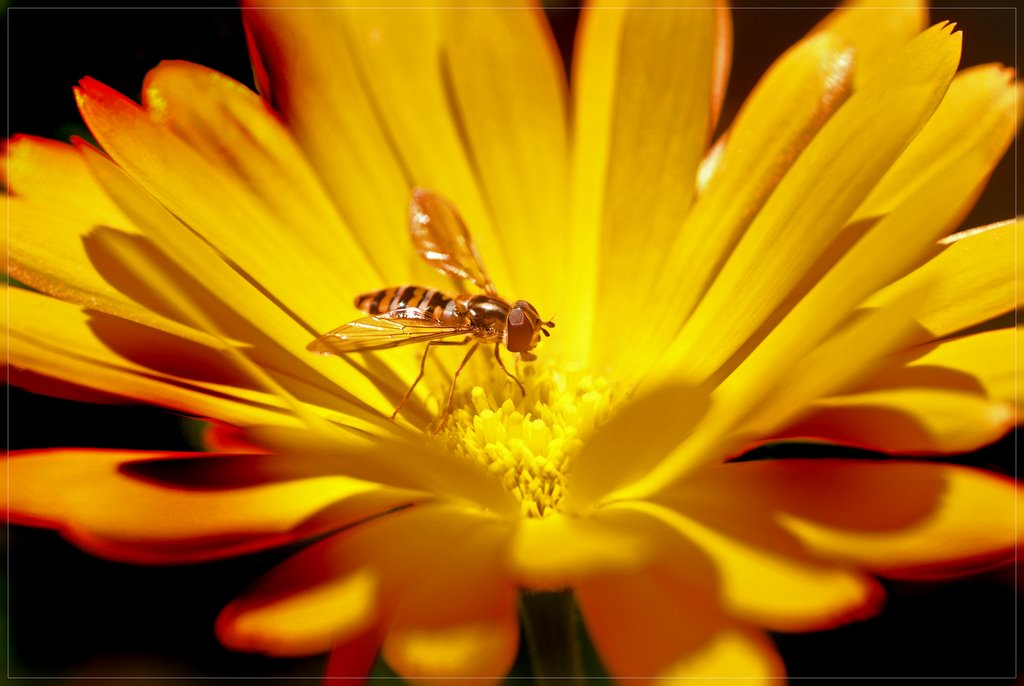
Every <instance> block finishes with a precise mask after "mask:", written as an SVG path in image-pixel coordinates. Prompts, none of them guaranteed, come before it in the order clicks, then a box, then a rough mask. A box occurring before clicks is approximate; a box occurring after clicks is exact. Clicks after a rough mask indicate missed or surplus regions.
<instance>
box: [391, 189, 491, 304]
mask: <svg viewBox="0 0 1024 686" xmlns="http://www.w3.org/2000/svg"><path fill="white" fill-rule="evenodd" d="M409 234H410V236H411V237H412V244H413V246H415V248H416V252H418V253H419V254H420V255H421V256H422V257H423V259H425V260H426V261H427V262H429V263H430V266H432V267H433V268H434V269H436V270H437V271H439V272H441V273H442V274H445V275H447V276H451V277H454V278H456V279H465V280H466V281H469V282H471V283H473V284H475V285H476V286H477V288H480V289H482V290H483V291H484V292H485V293H487V295H497V294H498V293H497V291H496V290H495V288H494V284H492V283H491V279H490V277H488V276H487V270H486V269H484V263H483V260H481V259H480V254H479V253H478V252H477V249H476V244H475V243H474V242H473V238H472V237H471V236H470V235H469V230H468V229H467V228H466V224H465V222H463V221H462V217H460V216H459V213H458V211H457V210H456V209H455V207H453V206H452V204H451V203H450V202H448V201H447V200H445V199H444V198H442V197H441V196H440V195H438V194H437V193H434V192H433V191H428V190H426V189H425V188H415V189H413V192H412V201H411V202H410V203H409Z"/></svg>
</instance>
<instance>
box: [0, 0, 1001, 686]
mask: <svg viewBox="0 0 1024 686" xmlns="http://www.w3.org/2000/svg"><path fill="white" fill-rule="evenodd" d="M739 4H740V5H741V8H740V9H738V10H737V11H736V12H734V15H733V19H734V28H735V33H734V39H735V53H734V58H733V68H732V75H731V79H730V85H729V91H728V96H727V101H726V105H725V108H724V112H723V124H727V123H728V121H729V120H730V119H731V117H732V116H733V115H734V114H735V112H736V109H737V107H738V106H739V104H740V103H741V102H742V100H743V97H744V96H745V95H746V93H747V92H748V91H749V90H750V88H751V87H752V86H753V84H754V82H755V80H756V78H757V77H758V75H759V74H760V73H761V71H763V69H764V68H765V67H766V66H767V65H768V64H769V63H770V62H771V60H772V59H774V58H775V57H776V56H777V55H778V54H780V53H781V52H782V51H783V50H784V49H785V48H786V47H787V46H789V45H790V44H791V43H792V42H793V41H794V40H796V39H797V38H798V37H799V36H801V35H802V34H803V33H804V32H806V31H807V30H808V29H809V28H811V27H812V26H813V25H814V24H815V23H816V22H817V21H818V20H819V19H820V18H821V17H823V16H824V15H825V13H826V10H823V9H811V8H807V9H771V10H768V9H764V8H760V9H755V8H750V9H743V8H742V6H743V5H748V6H749V5H751V4H752V3H739ZM801 4H805V5H810V4H812V3H799V2H788V3H787V5H790V6H791V7H792V6H798V5H801ZM933 4H943V3H933ZM945 4H946V5H950V4H952V3H945ZM550 16H551V19H552V24H553V26H554V27H555V31H556V35H557V36H558V38H559V42H560V44H561V46H562V48H563V54H566V55H568V54H569V51H570V48H571V40H572V38H571V37H572V32H573V30H574V27H575V22H576V17H577V12H576V10H573V9H570V8H559V9H553V10H551V11H550ZM932 19H933V21H938V20H941V19H951V20H954V21H956V22H957V23H958V24H959V27H960V28H962V29H963V30H964V34H965V36H964V58H963V61H962V65H963V66H969V65H972V64H979V63H984V62H990V61H999V62H1003V63H1006V64H1010V65H1013V64H1014V63H1015V54H1014V49H1015V48H1014V37H1015V33H1014V28H1015V26H1014V22H1015V20H1016V13H1015V12H1014V11H1013V10H1012V9H1000V10H981V9H963V8H961V9H953V8H950V9H945V10H933V11H932ZM5 29H6V34H7V39H8V51H7V58H8V59H9V61H10V62H9V65H8V69H7V70H6V71H7V78H8V79H9V81H8V89H7V91H6V92H7V97H8V98H9V100H8V135H10V134H13V133H31V134H35V135H40V136H47V137H52V138H58V139H64V140H66V139H67V138H68V137H69V136H71V135H86V134H87V132H86V129H85V127H84V126H83V125H82V124H81V120H80V119H79V117H78V114H77V111H76V109H75V104H74V99H73V97H72V93H71V88H72V86H73V85H74V84H75V83H76V82H77V81H78V79H79V78H81V77H83V76H86V75H88V76H92V77H95V78H97V79H99V80H100V81H103V82H104V83H107V84H108V85H110V86H113V87H114V88H116V89H118V90H120V91H121V92H123V93H125V94H127V95H129V96H131V97H133V98H135V99H136V100H138V96H139V89H140V87H141V84H142V79H143V77H144V75H145V73H146V71H147V70H149V69H150V68H152V67H153V66H155V65H156V64H157V63H158V62H159V61H160V60H163V59H184V60H190V61H194V62H198V63H201V64H205V65H207V66H210V67H213V68H215V69H218V70H220V71H222V72H224V73H226V74H228V75H230V76H232V77H234V78H236V79H238V80H240V81H242V82H243V83H246V84H248V85H250V86H252V76H251V71H250V68H249V64H248V60H247V57H246V48H245V40H244V35H243V32H242V27H241V19H240V14H239V11H238V10H237V9H230V8H227V9H201V10H200V9H195V8H192V9H152V10H127V9H90V10H76V9H39V8H34V7H23V6H21V4H19V3H13V7H11V8H10V9H8V11H7V17H6V25H5ZM1015 189H1016V180H1015V174H1014V160H1013V154H1012V153H1011V154H1010V155H1008V156H1007V159H1005V160H1004V161H1003V163H1002V164H1001V165H1000V167H999V169H998V170H997V172H996V174H995V175H994V177H993V181H992V183H991V184H990V185H989V188H988V190H987V191H986V192H985V194H984V195H983V196H982V199H981V201H980V203H979V205H978V207H977V208H976V209H975V211H974V212H973V213H972V215H971V217H969V218H968V220H967V222H965V227H967V226H976V225H979V224H985V223H988V222H991V221H996V220H1000V219H1005V218H1008V217H1012V216H1014V214H1015V211H1016V194H1015ZM8 422H9V424H8V446H9V448H10V449H12V450H14V449H20V448H28V447H45V446H101V447H126V448H129V447H130V448H146V449H188V448H191V447H193V444H192V442H191V439H190V436H192V435H194V434H195V431H194V429H195V426H194V424H195V423H194V422H191V421H190V420H183V419H182V418H181V417H179V416H176V415H173V414H171V413H167V412H163V411H161V410H156V409H152V408H146V407H136V406H117V407H112V406H95V405H82V404H79V403H73V402H69V401H62V400H56V399H52V398H43V397H40V396H36V395H33V394H30V393H26V392H24V391H21V390H19V389H11V390H10V395H9V415H8ZM836 452H838V451H830V454H835V453H836ZM787 454H792V451H790V453H787ZM955 461H957V462H962V463H965V464H975V465H982V466H986V467H989V468H992V469H996V470H999V471H1002V472H1004V473H1011V474H1015V473H1016V472H1015V468H1014V465H1015V444H1014V441H1013V439H1012V437H1011V438H1008V439H1005V440H1003V441H1001V442H1000V443H998V444H996V445H995V446H991V447H989V448H987V449H985V450H983V451H981V452H979V453H977V454H974V455H968V456H962V457H960V458H957V459H956V460H955ZM869 506H870V503H865V507H869ZM7 542H8V572H9V584H8V585H7V588H6V589H4V590H6V591H9V594H8V598H7V601H8V602H7V608H8V612H7V619H8V626H7V628H8V629H9V631H8V632H7V648H8V651H7V659H8V660H9V665H8V674H10V675H11V676H12V677H14V676H34V677H55V682H60V681H62V680H63V679H62V677H68V676H93V677H103V676H122V677H125V676H161V677H163V680H162V683H167V677H182V678H181V681H182V682H183V683H184V682H186V681H189V679H188V677H200V676H207V677H210V676H214V677H216V676H220V677H246V676H253V677H255V676H260V677H274V676H278V677H294V676H305V677H316V676H318V675H319V674H320V673H321V669H322V665H323V661H322V659H320V658H312V659H302V660H279V659H275V660H271V659H265V658H261V657H256V656H250V655H243V654H238V653H233V652H230V651H227V650H225V649H223V648H221V647H220V646H219V645H218V644H217V642H216V640H215V638H214V636H213V622H214V618H215V617H216V615H217V612H218V611H219V609H220V608H221V607H222V606H223V605H225V604H226V603H227V602H229V601H230V600H231V599H232V598H234V597H235V596H236V595H237V594H238V593H239V592H240V591H241V590H242V589H244V588H245V587H246V585H248V584H249V583H251V582H252V581H254V580H255V579H256V578H257V577H258V576H259V575H260V574H261V573H262V572H263V571H265V570H266V569H268V568H269V567H270V566H271V565H272V564H274V563H275V562H276V561H277V560H280V559H283V558H284V557H285V556H287V554H288V553H287V551H275V552H271V553H263V554H259V555H250V556H248V557H245V558H241V559H235V560H229V561H225V562H218V563H212V564H203V565H190V566H182V567H173V568H150V567H134V566H128V565H119V564H113V563H108V562H104V561H101V560H97V559H95V558H92V557H90V556H88V555H85V554H83V553H81V552H79V551H78V550H76V549H75V548H73V547H71V546H70V545H68V544H67V543H65V542H64V541H63V540H62V539H60V537H58V536H57V535H56V534H53V533H51V532H48V531H41V530H35V529H28V528H22V527H14V528H12V529H11V530H10V532H9V537H8V541H7ZM887 588H888V590H889V596H890V597H889V601H888V604H887V606H886V609H885V611H884V612H883V614H882V615H881V616H880V617H878V618H876V619H872V620H869V621H866V622H861V623H859V624H854V625H850V626H847V627H843V628H840V629H836V630H833V631H828V632H821V633H816V634H802V635H775V636H773V638H774V639H775V641H776V643H777V645H778V647H779V649H780V651H781V653H782V656H783V658H784V660H785V662H786V665H787V669H788V670H789V673H790V675H791V677H797V678H801V677H807V678H808V680H807V681H805V682H803V683H808V682H815V681H818V679H814V678H812V677H824V676H876V677H877V676H919V677H922V676H933V677H934V676H960V677H971V676H974V677H983V676H988V677H999V676H1004V677H1005V676H1010V675H1012V674H1014V673H1015V670H1016V668H1017V665H1016V661H1015V653H1016V632H1015V630H1016V613H1017V607H1018V605H1017V602H1018V601H1017V597H1016V593H1015V591H1014V585H1013V570H1003V571H999V572H993V573H989V574H986V575H981V576H978V577H973V578H969V579H965V580H961V581H958V582H955V583H949V582H943V583H928V584H887ZM0 659H3V658H0ZM145 681H146V680H145V679H143V680H142V682H145ZM175 681H177V679H171V683H173V682H175ZM243 681H245V680H243ZM253 682H254V683H256V680H255V679H253ZM120 683H124V682H123V681H122V682H120ZM259 683H266V681H265V680H264V681H260V682H259Z"/></svg>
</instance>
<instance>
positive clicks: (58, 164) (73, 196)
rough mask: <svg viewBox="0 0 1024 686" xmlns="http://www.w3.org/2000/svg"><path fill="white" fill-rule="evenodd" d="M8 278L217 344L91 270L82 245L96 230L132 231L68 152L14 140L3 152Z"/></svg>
mask: <svg viewBox="0 0 1024 686" xmlns="http://www.w3.org/2000/svg"><path fill="white" fill-rule="evenodd" d="M4 158H5V160H4V161H5V162H6V164H5V165H4V168H5V175H6V177H7V178H6V182H7V188H8V191H9V192H11V193H12V196H13V197H6V198H5V200H6V201H7V214H6V216H7V218H8V227H9V231H8V233H7V234H6V235H5V236H4V237H3V244H4V245H5V246H6V247H7V256H8V263H7V269H8V273H9V274H10V275H11V276H13V277H14V278H15V279H17V280H18V281H20V282H21V283H24V284H26V285H28V286H31V287H32V288H34V289H36V290H38V291H42V292H44V293H49V294H50V295H53V296H55V297H58V298H61V299H62V300H68V301H71V302H75V303H78V304H80V305H83V306H88V307H89V308H90V309H94V310H99V311H101V312H106V313H108V314H113V315H117V316H119V317H124V318H126V319H130V320H132V321H135V322H139V323H141V324H146V325H147V326H152V327H155V328H158V329H161V330H163V331H167V332H169V333H174V334H176V335H179V336H183V337H185V338H188V339H190V340H194V341H197V342H201V343H204V344H206V345H215V344H216V341H215V339H213V338H212V337H210V336H206V335H204V334H203V333H202V332H200V331H196V330H194V329H192V328H190V327H187V326H184V325H182V324H181V323H179V322H174V321H171V320H168V319H167V318H166V317H162V316H160V315H159V314H157V313H155V312H152V311H150V310H148V309H147V308H145V307H142V306H140V305H139V304H138V303H136V302H133V301H132V300H131V299H130V298H127V297H125V295H124V294H123V293H121V292H120V291H118V290H117V288H116V287H115V286H114V285H113V284H111V283H109V282H108V281H107V280H106V279H105V278H104V277H103V276H102V275H101V274H99V273H98V272H97V270H96V267H95V265H93V264H92V262H91V260H90V257H89V255H88V253H87V251H86V249H85V244H84V243H83V240H82V239H83V238H84V236H85V235H86V234H87V233H88V232H89V231H91V230H92V229H93V228H94V227H96V226H112V227H117V228H119V229H121V230H123V231H126V232H129V233H136V232H137V231H138V229H137V228H136V227H135V225H134V224H133V223H132V222H131V220H129V219H128V218H127V217H126V216H125V215H124V214H123V213H122V212H121V211H120V209H119V208H118V207H117V206H116V205H115V204H114V203H112V202H111V200H110V198H108V197H107V195H106V193H104V191H103V188H102V187H101V186H100V185H99V184H97V183H96V181H95V180H94V179H93V178H92V175H91V174H90V173H89V169H88V167H87V166H86V165H85V164H84V163H83V161H82V159H81V157H79V155H78V153H77V152H76V151H75V149H74V148H73V147H71V146H70V145H67V144H64V143H58V142H56V141H49V140H46V139H43V138H34V137H32V136H15V137H14V138H13V139H11V140H10V141H8V143H7V145H6V146H5V149H4Z"/></svg>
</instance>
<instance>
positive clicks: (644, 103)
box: [559, 3, 725, 359]
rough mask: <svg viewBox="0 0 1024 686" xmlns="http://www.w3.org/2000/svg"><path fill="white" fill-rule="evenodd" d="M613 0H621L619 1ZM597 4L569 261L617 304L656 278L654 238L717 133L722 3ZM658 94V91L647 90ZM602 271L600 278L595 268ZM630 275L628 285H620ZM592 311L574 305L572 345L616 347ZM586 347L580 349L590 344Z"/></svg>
mask: <svg viewBox="0 0 1024 686" xmlns="http://www.w3.org/2000/svg"><path fill="white" fill-rule="evenodd" d="M612 5H614V3H612ZM724 11H725V10H723V9H714V8H707V7H702V6H701V5H700V3H695V7H679V6H677V5H676V6H673V7H672V8H669V7H665V8H660V9H656V10H655V9H651V8H649V7H638V8H633V9H630V8H621V7H615V6H604V5H597V6H594V7H592V8H589V9H588V10H586V11H585V12H584V13H583V15H582V16H581V20H580V22H581V23H580V29H579V31H578V34H577V47H576V59H575V60H574V67H573V68H574V77H573V83H574V92H573V116H574V121H573V131H574V139H573V158H572V163H571V164H572V186H571V196H572V197H571V202H572V205H571V209H570V219H569V221H570V231H571V236H572V243H573V245H574V247H575V252H574V253H573V258H574V259H573V260H572V261H571V263H570V265H569V272H570V273H571V274H573V275H574V276H576V277H577V280H578V283H579V286H578V288H579V290H580V292H581V297H582V298H583V299H585V300H589V301H592V302H595V303H597V302H600V303H601V310H602V311H612V312H615V311H619V310H621V309H623V308H628V307H630V306H631V304H632V301H633V299H635V297H636V296H637V294H640V296H641V297H643V295H644V294H646V293H647V292H648V290H649V288H650V286H651V279H652V278H653V274H652V272H653V271H654V270H653V269H651V266H652V265H651V259H652V258H651V251H650V246H651V245H663V244H665V243H667V241H668V239H669V237H670V236H671V235H672V234H673V233H674V232H675V231H677V230H678V229H679V224H680V218H681V217H682V216H683V214H684V213H685V212H686V210H687V208H688V207H689V206H690V203H691V200H692V197H693V194H694V190H695V187H696V179H697V168H698V165H699V163H700V160H701V158H702V156H703V153H704V149H705V148H706V147H707V144H708V141H709V137H710V135H711V128H712V123H711V122H712V119H713V116H712V115H713V111H714V109H715V108H716V107H717V104H716V103H715V101H714V91H715V89H716V78H717V77H716V75H715V72H716V69H717V68H716V66H715V65H716V64H720V58H718V57H716V55H717V54H718V51H719V49H720V48H721V42H722V40H723V38H722V37H721V36H720V35H719V33H718V30H719V29H720V28H722V26H723V25H722V23H721V22H720V20H719V13H720V12H724ZM651 93H657V94H658V97H657V98H656V99H651V98H650V94H651ZM599 274H600V279H599V278H598V275H599ZM624 283H630V284H633V288H630V289H623V288H622V287H621V284H624ZM595 314H596V313H595V312H580V311H572V312H570V313H567V314H566V315H562V314H561V313H559V317H560V318H561V317H564V318H565V319H567V320H569V321H570V323H571V324H570V327H569V328H570V330H572V331H577V332H579V333H577V334H576V338H575V339H574V340H573V347H574V349H580V346H586V345H588V344H589V343H590V342H591V337H592V340H593V341H594V342H595V343H596V346H597V348H598V355H599V359H604V358H605V357H607V356H608V355H610V354H612V353H614V352H616V345H615V340H616V339H617V337H616V336H614V335H609V331H608V327H607V326H605V325H604V323H603V322H598V321H593V320H592V319H591V318H592V317H593V316H594V315H595ZM585 351H586V348H583V352H585Z"/></svg>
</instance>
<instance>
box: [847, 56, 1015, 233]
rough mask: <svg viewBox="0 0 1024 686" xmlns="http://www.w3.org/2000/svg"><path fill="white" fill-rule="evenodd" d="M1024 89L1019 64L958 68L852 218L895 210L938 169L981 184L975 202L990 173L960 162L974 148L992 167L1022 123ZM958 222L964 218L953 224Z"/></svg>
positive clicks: (970, 182) (971, 182) (965, 182)
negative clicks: (1019, 110)
mask: <svg viewBox="0 0 1024 686" xmlns="http://www.w3.org/2000/svg"><path fill="white" fill-rule="evenodd" d="M1019 91H1020V89H1019V87H1018V86H1017V85H1016V84H1015V83H1014V81H1013V70H1012V69H1010V68H1008V67H1003V66H1002V65H997V64H989V65H982V66H978V67H974V68H972V69H967V70H965V71H963V72H961V73H959V74H957V76H956V78H955V79H953V83H952V84H950V86H949V91H948V92H947V93H946V97H945V98H943V100H942V103H941V104H940V105H939V107H938V109H937V110H935V115H934V116H933V117H932V118H931V119H930V120H929V121H928V123H927V124H926V125H925V127H924V129H922V130H921V133H920V134H918V136H917V137H916V138H915V139H914V141H913V142H912V143H911V144H910V145H909V146H908V147H907V149H906V150H905V151H904V152H903V154H902V155H900V158H899V159H898V160H897V161H896V164H894V165H893V166H892V168H891V169H890V170H889V171H888V172H887V173H886V175H885V176H884V177H883V178H882V180H881V181H880V182H879V183H878V185H877V186H875V188H874V189H873V190H872V191H871V194H870V195H869V196H868V197H867V198H866V199H865V200H864V203H863V204H862V205H861V206H860V207H859V208H857V211H856V212H855V213H854V216H853V218H852V219H851V222H856V221H858V220H861V219H864V218H867V217H872V216H878V215H883V214H886V213H887V212H890V211H892V210H893V209H894V208H895V207H896V206H897V205H898V204H900V202H902V201H904V200H905V199H906V198H908V197H910V196H911V195H912V194H914V193H915V191H916V190H917V189H918V188H919V187H920V186H922V185H924V184H927V183H931V178H932V177H933V176H934V175H935V174H938V173H944V174H952V175H954V176H959V177H960V178H961V179H962V181H961V183H962V184H963V185H968V184H970V185H974V186H977V188H976V189H975V190H974V193H973V194H972V197H971V201H972V204H973V200H974V199H975V197H976V195H977V194H978V193H980V192H981V188H982V187H983V185H984V180H985V179H987V177H988V173H986V174H985V176H984V177H983V178H981V179H979V178H977V177H976V175H975V174H974V173H972V170H971V169H970V168H966V169H964V168H962V167H960V165H961V164H963V159H964V158H965V157H966V155H965V152H967V151H968V150H970V155H971V157H966V159H968V160H972V159H973V158H981V160H982V161H984V162H987V167H988V172H991V169H992V168H994V167H995V165H996V162H998V161H999V158H1001V157H1002V156H1003V153H1005V152H1006V148H1007V146H1009V144H1010V141H1012V140H1013V134H1014V130H1015V129H1016V128H1017V126H1018V124H1017V122H1016V121H1015V120H1016V109H1015V108H1016V101H1017V99H1018V97H1019ZM958 158H960V159H958ZM975 165H977V163H975ZM940 170H941V171H940ZM967 209H969V207H965V208H964V211H963V213H964V214H966V211H967ZM960 219H962V217H961V218H960ZM957 225H959V221H956V222H955V223H953V225H952V226H950V227H949V228H950V229H953V228H956V226H957Z"/></svg>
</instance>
